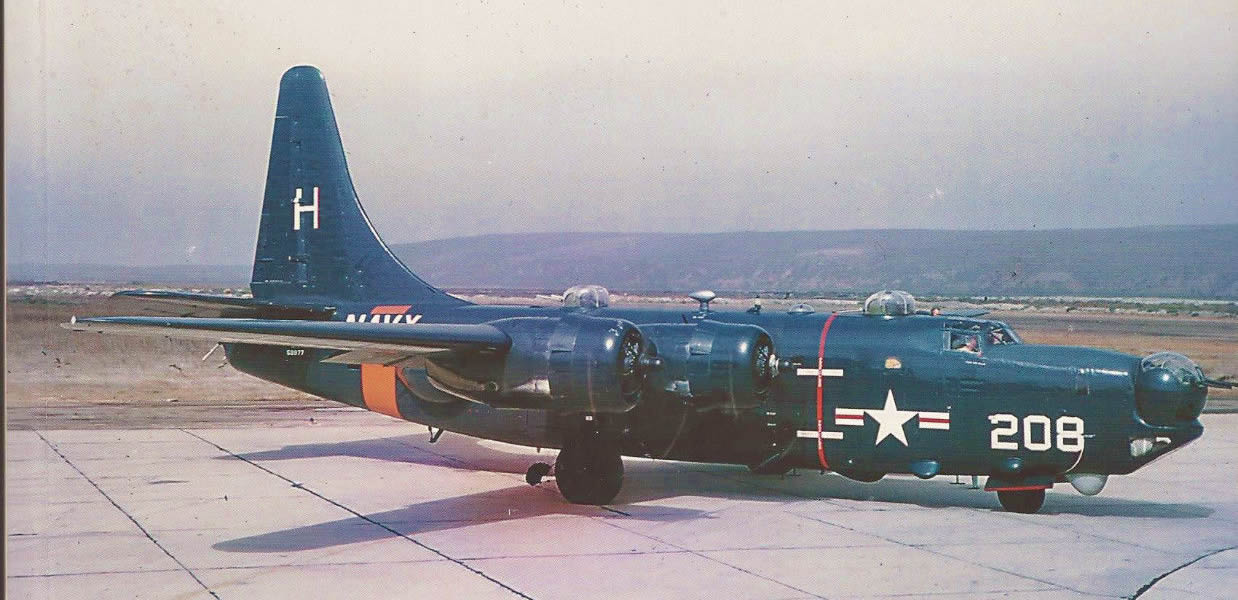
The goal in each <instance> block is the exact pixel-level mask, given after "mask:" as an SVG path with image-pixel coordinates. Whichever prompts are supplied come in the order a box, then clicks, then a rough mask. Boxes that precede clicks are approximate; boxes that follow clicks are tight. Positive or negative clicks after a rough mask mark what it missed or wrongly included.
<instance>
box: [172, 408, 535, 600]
mask: <svg viewBox="0 0 1238 600" xmlns="http://www.w3.org/2000/svg"><path fill="white" fill-rule="evenodd" d="M179 431H180V432H182V433H184V434H186V435H189V436H191V437H194V438H197V439H198V440H201V441H202V442H204V443H206V444H209V445H211V446H214V447H215V448H216V449H218V450H219V451H220V452H224V453H226V454H228V455H229V456H232V457H233V458H235V459H237V460H240V461H242V462H245V463H246V464H248V465H250V466H252V467H254V468H257V469H258V470H261V471H264V472H266V473H268V474H270V475H272V476H274V477H277V478H279V479H281V480H283V481H286V482H288V483H289V484H293V485H294V487H296V488H297V489H299V490H301V491H303V492H305V493H307V494H311V495H313V496H314V497H316V498H319V499H321V500H323V501H325V502H327V503H329V504H332V505H333V506H335V507H337V508H340V509H343V510H345V511H347V512H349V513H351V514H353V515H354V516H356V517H357V518H359V519H361V520H363V521H366V522H368V523H372V524H374V525H377V526H378V527H381V528H383V529H384V530H386V531H388V532H390V533H391V534H392V535H394V536H396V537H401V538H404V539H406V540H408V541H410V542H412V543H414V544H416V545H417V546H419V547H421V548H424V549H426V550H429V551H430V552H433V553H435V554H437V555H439V556H441V557H443V558H445V559H447V560H448V561H451V562H452V563H455V564H456V565H458V566H460V567H463V568H465V569H467V570H468V571H469V572H471V573H473V574H475V575H478V576H480V577H482V578H484V579H486V580H487V581H489V582H491V583H493V584H495V585H497V586H499V587H501V588H503V589H505V590H507V591H508V592H511V593H512V594H515V595H516V596H519V597H521V598H524V599H525V600H533V598H532V597H531V596H529V595H528V594H525V593H523V592H521V591H519V590H517V589H515V588H513V587H511V586H510V585H507V584H506V583H503V582H502V581H499V580H498V579H496V578H494V577H492V576H490V575H487V574H486V573H484V572H482V571H481V570H480V569H476V568H474V567H472V566H470V565H469V564H467V563H465V562H464V561H462V560H460V559H458V558H455V557H453V556H451V555H449V554H447V553H446V552H443V551H441V550H439V549H437V548H434V547H432V546H430V545H428V544H426V543H424V542H421V541H419V540H416V539H413V537H412V536H410V535H407V534H404V533H401V532H399V531H397V530H395V529H392V528H391V527H388V526H387V525H385V524H383V523H381V522H379V521H376V520H374V519H373V518H371V517H369V516H367V515H364V514H361V512H359V511H357V510H354V509H352V508H350V507H348V506H345V505H344V504H342V503H340V502H338V501H336V500H334V499H331V498H328V497H326V496H324V495H323V494H321V493H319V492H317V491H314V490H313V489H311V488H309V487H307V486H305V485H304V484H301V485H296V484H297V483H298V482H296V481H293V480H292V479H289V478H287V477H284V476H283V475H280V474H279V473H276V472H275V471H272V470H271V469H268V468H266V467H265V466H263V465H260V464H258V463H256V462H254V461H253V460H250V459H248V458H246V457H244V456H241V455H239V454H237V453H235V452H233V451H231V450H229V449H227V448H224V447H223V446H220V445H219V444H216V443H215V442H212V441H210V440H208V439H206V438H204V437H202V436H200V435H198V434H196V433H194V432H192V431H189V430H187V429H183V428H181V429H179Z"/></svg>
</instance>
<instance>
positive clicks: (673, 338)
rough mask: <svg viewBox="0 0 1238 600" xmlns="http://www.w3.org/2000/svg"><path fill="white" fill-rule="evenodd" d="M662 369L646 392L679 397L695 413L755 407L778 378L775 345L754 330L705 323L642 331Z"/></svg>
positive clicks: (752, 327)
mask: <svg viewBox="0 0 1238 600" xmlns="http://www.w3.org/2000/svg"><path fill="white" fill-rule="evenodd" d="M641 331H642V332H644V334H645V339H646V340H647V342H648V343H649V345H650V346H651V348H650V350H649V352H650V354H655V353H656V355H657V357H658V359H659V360H660V361H661V367H660V368H658V369H657V370H655V371H653V372H652V373H650V374H649V378H648V382H647V389H650V390H658V391H659V392H660V393H665V394H671V395H674V396H678V397H680V398H682V399H684V400H685V401H687V402H688V403H689V404H691V405H692V406H693V407H694V408H696V409H697V410H724V411H730V412H735V411H740V410H744V409H749V408H753V407H755V406H758V405H759V404H760V403H761V402H762V401H763V400H764V398H765V394H766V392H767V391H768V390H769V387H770V384H771V382H772V381H773V379H774V376H775V375H777V371H776V364H777V363H776V361H777V359H776V357H775V356H774V343H773V341H772V339H771V338H770V335H769V333H768V332H766V331H765V330H764V329H762V328H760V327H757V326H755V325H738V324H730V323H719V322H717V321H709V320H704V321H700V322H698V323H694V324H684V325H679V324H671V325H645V326H643V327H642V328H641Z"/></svg>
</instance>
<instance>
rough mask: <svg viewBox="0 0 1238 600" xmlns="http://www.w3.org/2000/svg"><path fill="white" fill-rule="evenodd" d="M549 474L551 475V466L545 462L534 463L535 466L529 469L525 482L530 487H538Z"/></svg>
mask: <svg viewBox="0 0 1238 600" xmlns="http://www.w3.org/2000/svg"><path fill="white" fill-rule="evenodd" d="M549 474H550V465H548V464H546V463H544V462H539V463H533V465H532V466H530V467H529V470H528V471H526V472H525V474H524V480H525V481H526V482H527V483H528V484H529V485H537V484H539V483H541V482H542V479H544V478H545V477H546V476H547V475H549Z"/></svg>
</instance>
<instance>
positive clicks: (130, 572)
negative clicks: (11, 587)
mask: <svg viewBox="0 0 1238 600" xmlns="http://www.w3.org/2000/svg"><path fill="white" fill-rule="evenodd" d="M177 572H180V569H145V570H141V571H136V570H133V569H122V570H119V571H77V572H73V573H32V574H29V575H5V578H6V579H43V578H47V577H73V576H75V575H142V574H144V573H177Z"/></svg>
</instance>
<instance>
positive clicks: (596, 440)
mask: <svg viewBox="0 0 1238 600" xmlns="http://www.w3.org/2000/svg"><path fill="white" fill-rule="evenodd" d="M555 481H556V482H557V483H558V484H559V493H561V494H563V497H564V498H566V499H567V501H568V502H571V503H572V504H607V503H609V502H610V501H611V500H614V499H615V496H616V495H618V494H619V488H620V487H621V486H622V485H623V459H622V458H620V456H619V445H618V444H617V443H615V442H613V441H609V440H606V439H604V438H603V437H602V436H601V435H598V434H597V433H593V432H588V433H584V434H582V435H579V436H573V437H571V438H569V439H567V440H565V441H564V444H563V450H561V451H560V452H559V458H557V459H555Z"/></svg>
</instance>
